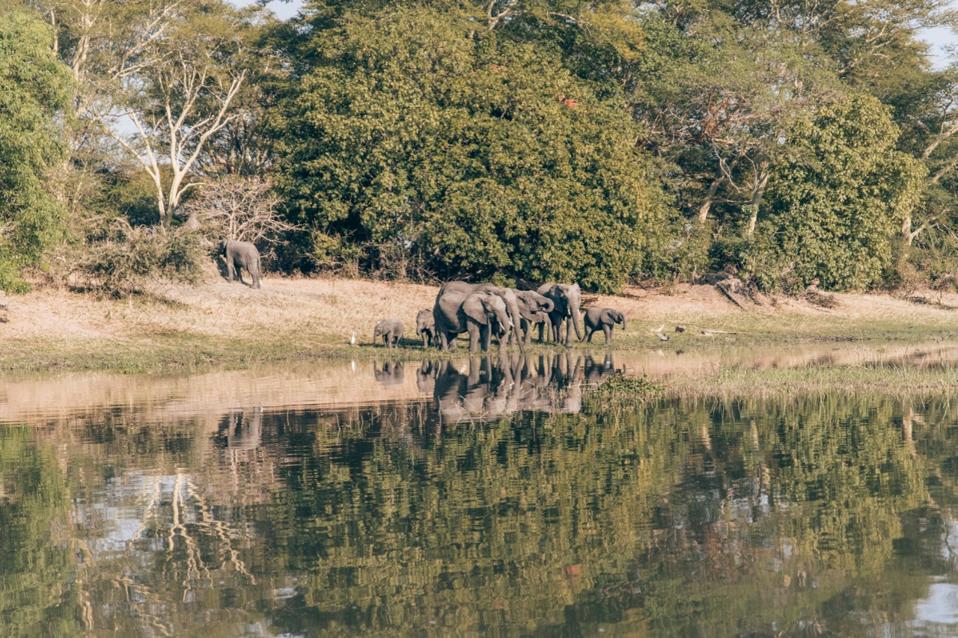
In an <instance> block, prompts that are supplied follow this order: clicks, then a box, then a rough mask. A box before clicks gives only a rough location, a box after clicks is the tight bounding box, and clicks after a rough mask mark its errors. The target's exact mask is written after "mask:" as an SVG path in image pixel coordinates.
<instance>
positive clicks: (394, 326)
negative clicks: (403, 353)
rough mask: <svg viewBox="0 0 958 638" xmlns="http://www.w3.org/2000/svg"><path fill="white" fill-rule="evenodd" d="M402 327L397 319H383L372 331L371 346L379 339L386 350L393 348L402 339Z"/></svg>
mask: <svg viewBox="0 0 958 638" xmlns="http://www.w3.org/2000/svg"><path fill="white" fill-rule="evenodd" d="M402 333H403V327H402V321H400V320H399V319H383V320H382V321H380V322H379V323H377V324H376V327H375V329H373V344H374V345H375V343H376V342H377V341H379V340H380V339H382V340H383V345H384V346H386V347H387V348H395V347H396V346H398V345H399V340H400V339H402Z"/></svg>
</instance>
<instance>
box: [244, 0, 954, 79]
mask: <svg viewBox="0 0 958 638" xmlns="http://www.w3.org/2000/svg"><path fill="white" fill-rule="evenodd" d="M230 2H232V3H233V4H235V5H238V6H243V5H249V4H253V3H254V2H255V0H230ZM302 4H303V3H302V0H271V1H270V3H269V7H270V9H272V10H273V13H275V14H276V15H277V16H279V17H280V18H283V19H284V20H285V19H286V18H290V17H292V16H294V15H296V12H297V11H298V10H299V7H300V6H301V5H302ZM955 4H958V0H955ZM922 38H923V39H924V40H925V41H926V42H927V43H928V45H929V54H930V56H929V57H930V58H931V62H932V64H933V65H934V66H935V67H936V68H942V67H944V66H945V65H946V64H947V63H948V51H949V49H950V48H953V47H958V34H956V33H955V32H954V31H952V30H951V29H946V28H939V29H925V30H924V31H923V32H922Z"/></svg>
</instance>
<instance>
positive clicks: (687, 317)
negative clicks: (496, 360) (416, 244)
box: [0, 278, 958, 376]
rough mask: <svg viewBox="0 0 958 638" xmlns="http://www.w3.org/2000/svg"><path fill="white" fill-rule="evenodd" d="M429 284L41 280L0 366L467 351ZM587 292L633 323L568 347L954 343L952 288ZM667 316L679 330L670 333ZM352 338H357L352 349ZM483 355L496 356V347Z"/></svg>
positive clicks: (209, 362) (20, 305) (957, 326)
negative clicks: (450, 341) (445, 330)
mask: <svg viewBox="0 0 958 638" xmlns="http://www.w3.org/2000/svg"><path fill="white" fill-rule="evenodd" d="M436 291H437V287H434V286H426V285H419V284H408V283H395V282H382V281H370V280H357V279H282V278H271V279H268V280H266V281H265V283H264V289H263V290H262V291H254V290H250V289H249V288H246V287H245V286H242V285H239V284H229V283H227V282H223V281H219V280H216V281H212V282H207V283H203V284H199V285H195V286H169V285H168V286H158V287H157V288H156V289H155V290H152V291H150V296H148V297H140V298H133V299H127V300H116V299H102V298H96V297H93V296H91V295H88V294H82V293H71V292H66V291H61V290H38V291H34V292H31V293H28V294H26V295H20V296H11V297H8V298H7V300H6V303H7V305H8V308H9V311H8V313H9V323H0V376H9V375H12V374H18V373H38V372H39V373H42V372H56V371H111V372H121V373H171V372H190V371H201V370H209V369H217V368H222V369H236V368H244V367H250V366H255V365H259V364H278V363H292V362H311V361H319V360H329V359H358V360H372V359H376V358H380V359H381V358H384V357H392V358H402V359H407V360H423V359H439V358H450V357H461V356H465V355H466V344H465V341H464V340H460V342H459V345H458V347H457V349H456V350H455V351H454V352H452V353H448V354H447V353H440V352H438V351H436V350H432V349H429V350H424V349H423V348H422V347H421V346H419V345H418V341H417V340H416V338H415V334H414V331H415V322H414V318H415V314H416V312H417V311H418V310H419V309H421V308H423V307H429V306H430V305H431V303H432V300H433V299H434V298H435V294H436ZM931 294H933V295H934V297H930V295H931ZM585 298H586V301H587V303H588V302H591V303H593V304H596V305H601V306H611V307H616V308H619V309H621V310H623V311H624V312H625V313H626V315H627V317H628V324H629V330H628V331H625V332H623V331H621V330H617V331H616V332H615V333H614V343H613V344H612V345H611V346H608V347H606V346H604V345H603V344H602V341H603V338H602V335H601V333H599V334H597V335H596V336H595V338H594V342H593V343H592V344H591V345H590V344H586V343H575V344H573V345H572V346H571V347H570V348H569V349H570V350H572V351H578V350H587V349H588V350H593V351H603V352H604V351H612V352H617V351H618V352H636V353H642V352H659V351H661V352H683V351H695V350H710V349H715V348H718V349H723V348H749V347H759V346H761V347H764V348H767V347H775V346H783V347H784V346H797V345H802V344H821V343H861V344H880V343H885V342H887V343H898V344H908V343H916V344H917V343H934V342H941V343H946V342H958V313H956V312H955V310H958V294H951V295H942V296H940V297H939V296H938V294H937V293H930V294H929V297H926V303H915V302H914V301H909V300H908V299H903V298H900V297H894V296H891V295H887V294H836V295H834V298H835V300H836V301H837V305H836V307H835V308H831V309H825V308H821V307H819V306H815V305H813V304H811V303H809V302H806V301H803V300H801V299H796V298H788V297H778V298H769V301H768V302H767V303H764V304H762V305H757V304H752V305H749V306H746V307H745V308H742V307H740V306H738V305H736V304H735V303H733V302H732V301H730V300H729V299H727V298H726V297H724V296H723V295H722V294H721V293H720V292H719V291H718V290H717V289H716V288H714V287H713V286H706V285H683V286H678V287H676V288H674V289H671V290H647V289H640V288H627V289H626V290H625V291H624V292H623V294H622V295H619V296H608V295H588V294H586V295H585ZM929 298H933V299H934V300H935V301H934V303H931V302H928V299H929ZM390 316H395V317H398V318H400V319H401V320H402V321H403V322H404V323H405V325H406V333H405V338H404V342H403V346H402V347H400V348H397V349H395V350H387V349H384V348H382V347H374V346H372V345H371V344H370V342H371V333H372V327H373V325H374V324H375V322H376V321H378V320H379V319H381V318H385V317H390ZM676 326H682V327H683V328H684V332H681V333H679V332H676ZM352 335H355V336H356V340H357V345H350V343H349V340H350V338H351V337H352ZM660 335H661V336H667V337H668V341H662V340H661V337H660ZM565 350H566V348H565V347H563V346H554V345H548V344H547V345H539V344H533V345H532V347H531V348H530V351H531V352H534V353H539V352H563V351H565ZM491 352H492V354H495V353H496V352H497V348H496V346H495V345H494V346H493V348H492V351H491Z"/></svg>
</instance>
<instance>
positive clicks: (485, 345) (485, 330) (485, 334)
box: [479, 325, 502, 352]
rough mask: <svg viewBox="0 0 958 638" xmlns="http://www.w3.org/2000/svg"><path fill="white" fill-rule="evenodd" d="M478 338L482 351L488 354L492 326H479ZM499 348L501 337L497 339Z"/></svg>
mask: <svg viewBox="0 0 958 638" xmlns="http://www.w3.org/2000/svg"><path fill="white" fill-rule="evenodd" d="M479 336H480V337H481V338H482V351H483V352H489V346H490V344H491V343H492V326H491V325H486V326H481V327H480V328H479ZM499 347H500V348H502V337H499Z"/></svg>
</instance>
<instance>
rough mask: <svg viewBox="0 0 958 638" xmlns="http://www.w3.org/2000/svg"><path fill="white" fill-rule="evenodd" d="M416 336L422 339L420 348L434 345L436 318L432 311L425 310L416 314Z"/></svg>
mask: <svg viewBox="0 0 958 638" xmlns="http://www.w3.org/2000/svg"><path fill="white" fill-rule="evenodd" d="M416 336H417V337H419V338H420V339H422V347H423V348H428V347H429V346H430V345H436V318H435V317H434V316H433V313H432V310H431V309H429V308H426V309H424V310H420V311H419V312H417V313H416Z"/></svg>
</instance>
